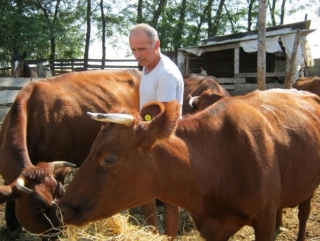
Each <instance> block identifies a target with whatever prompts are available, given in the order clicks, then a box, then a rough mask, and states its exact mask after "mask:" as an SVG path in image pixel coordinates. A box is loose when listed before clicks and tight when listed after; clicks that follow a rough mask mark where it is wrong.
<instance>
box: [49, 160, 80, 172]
mask: <svg viewBox="0 0 320 241" xmlns="http://www.w3.org/2000/svg"><path fill="white" fill-rule="evenodd" d="M51 163H52V165H53V169H54V170H56V169H58V168H61V167H76V164H73V163H71V162H66V161H54V162H51Z"/></svg>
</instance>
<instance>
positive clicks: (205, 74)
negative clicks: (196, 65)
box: [200, 66, 208, 76]
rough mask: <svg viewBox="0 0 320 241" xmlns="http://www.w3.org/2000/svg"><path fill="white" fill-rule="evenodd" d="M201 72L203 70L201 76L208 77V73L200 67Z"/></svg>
mask: <svg viewBox="0 0 320 241" xmlns="http://www.w3.org/2000/svg"><path fill="white" fill-rule="evenodd" d="M200 70H201V72H200V74H201V75H204V76H207V75H208V74H207V71H206V70H205V69H204V68H203V67H202V66H201V67H200Z"/></svg>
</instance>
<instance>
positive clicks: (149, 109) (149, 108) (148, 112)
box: [140, 101, 165, 121]
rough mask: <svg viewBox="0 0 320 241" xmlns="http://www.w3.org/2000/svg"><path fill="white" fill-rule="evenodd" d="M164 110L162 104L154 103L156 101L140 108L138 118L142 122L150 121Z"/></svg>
mask: <svg viewBox="0 0 320 241" xmlns="http://www.w3.org/2000/svg"><path fill="white" fill-rule="evenodd" d="M164 109H165V106H164V104H163V103H160V102H156V101H155V102H149V103H147V104H145V105H144V106H143V107H142V109H141V111H140V116H141V117H142V119H143V120H144V121H151V120H153V119H154V118H155V117H156V116H157V115H159V114H160V113H161V112H163V111H164Z"/></svg>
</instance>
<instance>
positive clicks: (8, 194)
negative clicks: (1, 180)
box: [0, 185, 18, 204]
mask: <svg viewBox="0 0 320 241" xmlns="http://www.w3.org/2000/svg"><path fill="white" fill-rule="evenodd" d="M17 197H18V192H17V190H16V189H15V188H12V187H11V186H10V185H3V186H0V204H2V203H6V202H9V201H11V200H14V199H16V198H17Z"/></svg>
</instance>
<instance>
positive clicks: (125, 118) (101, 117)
mask: <svg viewBox="0 0 320 241" xmlns="http://www.w3.org/2000/svg"><path fill="white" fill-rule="evenodd" d="M87 114H88V115H89V116H90V117H91V118H92V119H94V120H97V121H102V122H113V123H117V124H123V125H126V126H132V123H133V116H132V115H128V114H120V113H112V114H102V113H92V112H87Z"/></svg>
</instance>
